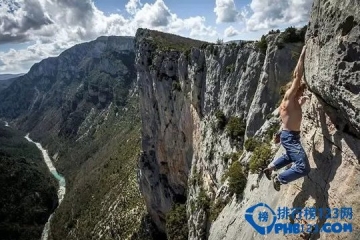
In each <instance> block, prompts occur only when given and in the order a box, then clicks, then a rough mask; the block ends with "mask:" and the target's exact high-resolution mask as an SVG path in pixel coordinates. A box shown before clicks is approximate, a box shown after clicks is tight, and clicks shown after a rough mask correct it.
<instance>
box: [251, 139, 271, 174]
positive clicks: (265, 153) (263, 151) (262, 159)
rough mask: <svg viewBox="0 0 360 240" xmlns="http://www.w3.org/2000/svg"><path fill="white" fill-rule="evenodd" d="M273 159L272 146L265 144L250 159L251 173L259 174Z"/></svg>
mask: <svg viewBox="0 0 360 240" xmlns="http://www.w3.org/2000/svg"><path fill="white" fill-rule="evenodd" d="M271 158H272V153H271V148H270V145H269V144H267V143H263V144H261V145H260V146H258V147H256V148H255V150H254V153H253V155H252V156H251V158H250V162H249V169H250V172H251V173H257V172H258V171H259V170H260V169H264V168H265V167H266V166H267V165H268V162H269V161H270V160H271Z"/></svg>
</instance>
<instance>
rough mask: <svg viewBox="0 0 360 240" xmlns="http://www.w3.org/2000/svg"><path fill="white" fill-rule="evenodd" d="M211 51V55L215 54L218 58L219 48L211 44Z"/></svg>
mask: <svg viewBox="0 0 360 240" xmlns="http://www.w3.org/2000/svg"><path fill="white" fill-rule="evenodd" d="M209 51H210V53H211V54H213V55H214V56H215V57H216V56H218V54H219V48H218V46H216V45H214V44H210V48H209Z"/></svg>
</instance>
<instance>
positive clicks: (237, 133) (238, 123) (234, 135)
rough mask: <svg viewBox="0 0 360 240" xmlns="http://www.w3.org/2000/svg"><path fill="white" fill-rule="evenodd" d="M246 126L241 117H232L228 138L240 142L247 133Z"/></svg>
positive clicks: (228, 128)
mask: <svg viewBox="0 0 360 240" xmlns="http://www.w3.org/2000/svg"><path fill="white" fill-rule="evenodd" d="M245 128H246V124H245V122H244V121H243V120H242V119H241V118H239V117H230V119H229V122H228V124H227V125H226V130H227V133H228V136H229V137H230V138H231V139H233V140H240V139H241V138H242V136H243V135H244V133H245Z"/></svg>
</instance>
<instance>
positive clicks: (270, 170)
mask: <svg viewBox="0 0 360 240" xmlns="http://www.w3.org/2000/svg"><path fill="white" fill-rule="evenodd" d="M263 172H264V174H265V176H266V178H267V179H269V180H270V181H271V173H272V169H271V168H265V169H264V171H263Z"/></svg>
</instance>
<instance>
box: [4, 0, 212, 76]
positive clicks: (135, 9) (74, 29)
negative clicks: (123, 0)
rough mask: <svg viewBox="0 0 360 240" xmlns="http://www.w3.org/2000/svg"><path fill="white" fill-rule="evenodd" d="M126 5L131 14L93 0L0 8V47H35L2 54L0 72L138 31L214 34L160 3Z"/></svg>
mask: <svg viewBox="0 0 360 240" xmlns="http://www.w3.org/2000/svg"><path fill="white" fill-rule="evenodd" d="M124 7H125V9H126V11H127V12H128V13H129V14H130V16H128V17H124V16H123V15H121V14H119V13H113V14H110V15H105V14H104V12H102V11H100V10H99V9H98V8H97V7H96V6H95V4H94V2H93V1H92V0H82V1H78V0H66V1H64V0H17V1H16V3H14V2H9V3H8V5H3V4H2V6H0V44H1V43H4V42H8V43H11V42H24V41H25V42H34V44H33V45H31V46H30V47H28V48H26V49H21V50H14V49H10V50H9V51H7V52H0V61H2V62H3V63H4V65H3V66H0V72H1V73H5V72H9V73H17V72H26V71H27V70H28V69H29V68H30V67H31V65H33V64H34V63H35V62H38V61H40V60H41V59H44V58H46V57H51V56H57V55H59V54H60V53H61V52H62V51H63V50H65V49H66V48H69V47H71V46H73V45H74V44H77V43H80V42H84V41H89V40H93V39H95V38H97V37H99V36H102V35H120V36H121V35H134V34H135V32H136V29H137V28H139V27H142V28H150V29H156V30H160V31H165V32H171V33H177V34H180V33H181V34H183V35H189V36H190V37H194V38H199V39H204V40H209V38H215V37H216V36H217V32H216V30H215V29H214V28H213V27H211V26H207V25H206V21H205V18H204V17H201V16H194V17H189V18H185V19H182V18H179V17H178V16H177V15H176V14H175V13H172V12H171V10H170V9H169V8H168V7H167V6H166V4H165V3H164V1H163V0H155V2H154V3H152V4H149V3H145V4H141V2H140V0H129V1H128V2H127V4H126V5H125V6H124ZM59 9H61V11H60V10H59ZM35 20H36V21H35Z"/></svg>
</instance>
